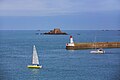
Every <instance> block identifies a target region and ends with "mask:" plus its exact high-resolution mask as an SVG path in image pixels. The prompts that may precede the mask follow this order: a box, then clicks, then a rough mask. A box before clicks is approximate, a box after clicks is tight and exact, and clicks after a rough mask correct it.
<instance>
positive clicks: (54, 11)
mask: <svg viewBox="0 0 120 80" xmlns="http://www.w3.org/2000/svg"><path fill="white" fill-rule="evenodd" d="M54 28H60V29H63V30H104V29H110V30H118V29H120V0H0V30H38V29H39V30H49V29H50V30H51V29H54Z"/></svg>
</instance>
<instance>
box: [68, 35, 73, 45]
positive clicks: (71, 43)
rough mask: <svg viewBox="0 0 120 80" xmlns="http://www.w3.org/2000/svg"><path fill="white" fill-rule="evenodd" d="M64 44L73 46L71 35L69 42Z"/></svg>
mask: <svg viewBox="0 0 120 80" xmlns="http://www.w3.org/2000/svg"><path fill="white" fill-rule="evenodd" d="M66 46H74V42H73V37H72V36H70V43H67V44H66Z"/></svg>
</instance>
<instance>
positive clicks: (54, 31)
mask: <svg viewBox="0 0 120 80" xmlns="http://www.w3.org/2000/svg"><path fill="white" fill-rule="evenodd" d="M43 34H50V35H51V34H53V35H67V33H65V32H62V31H61V30H60V29H59V28H55V29H54V30H50V32H46V33H43Z"/></svg>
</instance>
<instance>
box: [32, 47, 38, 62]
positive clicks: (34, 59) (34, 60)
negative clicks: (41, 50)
mask: <svg viewBox="0 0 120 80" xmlns="http://www.w3.org/2000/svg"><path fill="white" fill-rule="evenodd" d="M32 64H39V60H38V55H37V51H36V48H35V45H34V46H33V58H32Z"/></svg>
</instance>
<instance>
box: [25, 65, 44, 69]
mask: <svg viewBox="0 0 120 80" xmlns="http://www.w3.org/2000/svg"><path fill="white" fill-rule="evenodd" d="M27 67H28V68H33V69H40V68H42V66H37V65H28V66H27Z"/></svg>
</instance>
